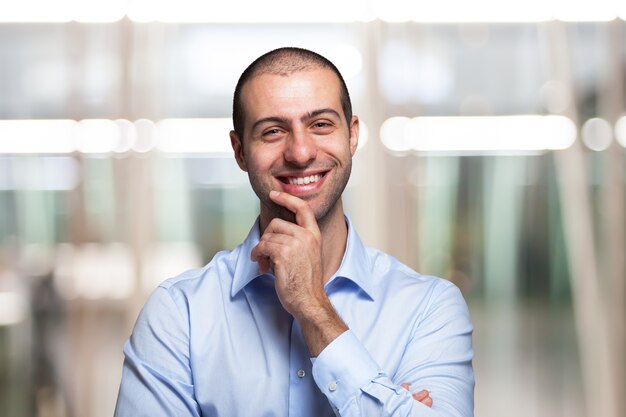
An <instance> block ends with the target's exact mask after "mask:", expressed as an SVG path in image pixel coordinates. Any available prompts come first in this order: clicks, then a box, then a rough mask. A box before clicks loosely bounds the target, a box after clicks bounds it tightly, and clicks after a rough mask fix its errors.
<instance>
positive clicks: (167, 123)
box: [157, 118, 233, 156]
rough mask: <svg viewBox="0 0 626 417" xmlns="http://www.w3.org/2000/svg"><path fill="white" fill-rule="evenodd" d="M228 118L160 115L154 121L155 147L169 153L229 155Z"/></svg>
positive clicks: (229, 120)
mask: <svg viewBox="0 0 626 417" xmlns="http://www.w3.org/2000/svg"><path fill="white" fill-rule="evenodd" d="M232 126H233V124H232V121H231V119H230V118H221V119H164V120H161V121H160V122H158V123H157V130H158V136H159V142H158V145H157V148H158V149H159V150H160V151H162V152H169V153H208V154H218V155H219V154H222V155H229V156H230V155H232V153H233V149H232V147H231V145H230V139H229V132H230V131H231V130H232V128H233V127H232Z"/></svg>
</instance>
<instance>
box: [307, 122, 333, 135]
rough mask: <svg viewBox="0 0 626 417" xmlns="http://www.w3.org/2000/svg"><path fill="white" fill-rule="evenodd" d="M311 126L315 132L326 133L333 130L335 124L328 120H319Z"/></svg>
mask: <svg viewBox="0 0 626 417" xmlns="http://www.w3.org/2000/svg"><path fill="white" fill-rule="evenodd" d="M311 127H312V129H313V130H314V131H315V132H317V133H322V134H324V133H330V132H332V131H333V128H334V125H333V124H332V123H331V122H329V121H328V120H317V121H315V122H314V123H313V124H312V125H311Z"/></svg>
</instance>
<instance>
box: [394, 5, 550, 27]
mask: <svg viewBox="0 0 626 417" xmlns="http://www.w3.org/2000/svg"><path fill="white" fill-rule="evenodd" d="M401 3H405V7H403V8H399V10H398V11H397V12H398V13H402V11H404V13H405V14H406V15H407V16H409V19H411V20H413V21H415V22H421V23H461V22H470V23H471V22H484V23H489V22H512V23H513V22H541V21H546V20H550V19H551V15H552V14H551V13H550V9H549V7H546V2H545V1H540V0H527V1H524V2H510V1H501V0H474V1H458V0H438V1H436V2H428V3H426V2H413V1H411V0H405V1H402V2H401Z"/></svg>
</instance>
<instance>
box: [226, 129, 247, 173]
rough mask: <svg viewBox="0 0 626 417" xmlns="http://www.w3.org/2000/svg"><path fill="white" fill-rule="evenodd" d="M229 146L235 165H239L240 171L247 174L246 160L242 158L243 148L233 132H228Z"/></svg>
mask: <svg viewBox="0 0 626 417" xmlns="http://www.w3.org/2000/svg"><path fill="white" fill-rule="evenodd" d="M230 145H231V146H232V147H233V152H234V153H235V160H236V161H237V165H239V168H241V170H242V171H245V172H248V168H247V167H246V160H245V159H244V157H243V146H242V145H241V141H240V140H239V137H238V136H237V134H236V133H235V131H234V130H231V131H230Z"/></svg>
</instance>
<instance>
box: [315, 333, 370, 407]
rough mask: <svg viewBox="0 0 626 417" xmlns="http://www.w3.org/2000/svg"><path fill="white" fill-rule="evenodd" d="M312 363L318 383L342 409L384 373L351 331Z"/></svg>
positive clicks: (337, 339)
mask: <svg viewBox="0 0 626 417" xmlns="http://www.w3.org/2000/svg"><path fill="white" fill-rule="evenodd" d="M311 362H312V363H313V379H314V380H315V383H316V384H317V386H318V387H319V389H320V391H322V393H323V394H324V395H326V397H327V398H328V401H330V403H331V404H332V405H333V407H334V408H335V409H338V410H341V409H342V408H343V406H344V405H345V404H346V403H347V402H348V401H349V400H350V399H351V398H352V397H354V396H355V395H356V394H359V391H360V390H361V389H362V388H363V387H365V386H366V385H367V384H368V383H369V382H370V381H372V380H373V379H374V378H376V377H377V376H378V374H379V373H380V372H379V367H378V364H377V363H376V362H375V361H374V359H373V358H372V357H371V355H370V354H369V352H368V351H367V350H366V349H365V347H364V346H363V344H362V343H361V342H360V341H359V340H358V339H357V338H356V336H355V335H354V333H352V331H350V330H346V331H345V332H343V333H342V334H341V335H340V336H339V337H337V338H336V339H335V340H333V341H332V342H331V343H330V344H329V345H328V346H326V348H325V349H324V350H323V351H322V353H320V354H319V356H318V357H317V358H316V359H314V360H313V359H312V360H311Z"/></svg>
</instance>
